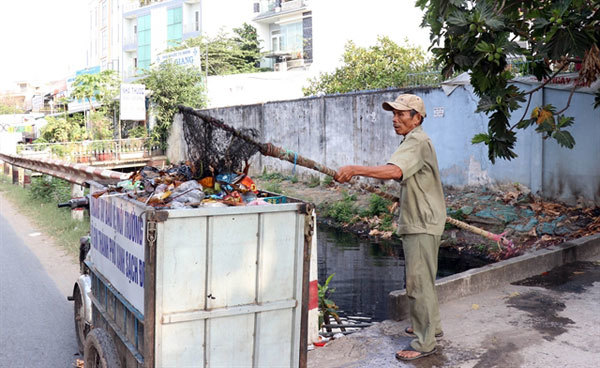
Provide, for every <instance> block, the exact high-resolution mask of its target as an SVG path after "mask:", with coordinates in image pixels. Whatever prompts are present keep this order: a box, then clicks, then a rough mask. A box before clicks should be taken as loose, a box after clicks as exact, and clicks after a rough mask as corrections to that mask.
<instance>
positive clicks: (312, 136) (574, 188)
mask: <svg viewBox="0 0 600 368" xmlns="http://www.w3.org/2000/svg"><path fill="white" fill-rule="evenodd" d="M401 92H403V91H401V90H386V91H375V92H362V93H350V94H344V95H333V96H323V97H312V98H303V99H298V100H290V101H278V102H269V103H265V104H257V105H246V106H233V107H226V108H215V109H208V110H205V112H206V113H208V114H209V115H212V116H214V117H217V118H220V119H223V120H224V121H225V122H226V123H228V124H230V125H232V126H235V127H240V126H246V127H253V128H257V129H259V131H260V132H262V141H263V142H271V143H273V144H275V145H278V146H280V147H283V148H286V149H289V150H292V151H295V152H297V153H299V154H301V155H303V156H305V157H308V158H311V159H313V160H315V161H317V162H321V163H323V164H325V165H327V166H329V167H331V168H334V169H335V168H338V167H340V166H342V165H348V164H359V165H380V164H383V163H385V162H386V160H387V158H388V157H389V156H390V155H391V154H392V153H393V152H394V150H395V149H396V148H397V146H398V145H399V144H400V142H401V137H400V136H396V135H395V133H394V131H393V128H392V115H391V113H389V112H387V111H384V110H383V109H382V108H381V103H382V102H383V101H386V100H393V99H394V98H395V97H396V96H397V95H398V94H399V93H401ZM412 93H415V94H417V95H419V96H421V97H422V98H423V100H424V101H425V105H426V107H427V114H428V116H427V118H426V119H425V121H424V124H423V127H424V129H425V131H426V132H427V133H428V134H429V136H430V137H431V139H432V141H433V143H434V145H435V147H436V150H437V155H438V162H439V166H440V172H441V175H442V180H443V182H444V184H445V185H454V186H464V185H485V184H488V183H494V182H518V183H521V184H524V185H526V186H528V187H530V188H531V189H532V190H533V191H534V192H539V193H541V194H542V195H544V196H547V197H552V198H558V199H561V200H565V201H570V202H573V201H574V200H576V199H577V198H578V197H583V198H585V199H586V200H588V201H594V202H595V203H596V204H600V110H594V109H592V105H593V95H590V94H585V93H575V95H574V96H573V101H572V102H571V107H570V108H569V110H567V111H566V114H567V115H570V116H574V117H575V121H576V123H575V124H574V125H573V126H572V127H571V128H570V129H569V130H570V131H571V133H572V134H573V136H574V138H575V140H576V142H577V143H576V146H575V148H574V149H573V150H569V149H566V148H562V147H560V146H558V145H557V144H556V142H555V141H554V140H543V139H542V138H541V136H540V135H539V134H537V133H536V132H535V131H534V129H533V128H529V129H527V130H525V131H523V130H519V131H518V141H517V144H516V147H515V151H516V153H517V154H518V157H517V158H516V159H513V160H511V161H506V160H501V159H498V160H496V163H495V164H492V163H491V162H490V161H489V160H488V158H487V146H485V145H483V144H479V145H473V144H471V138H472V137H473V136H474V135H475V134H477V133H480V132H484V131H487V121H488V120H487V118H486V117H485V116H484V115H483V114H476V113H474V111H475V109H476V105H477V101H478V99H477V97H476V96H474V94H473V93H472V90H471V88H470V87H459V88H457V89H456V90H455V91H454V92H453V93H452V94H451V95H450V96H446V95H445V94H444V93H443V92H442V90H441V89H414V90H412ZM568 93H569V92H568V91H560V90H550V89H547V88H546V89H544V90H540V91H538V92H537V93H536V94H535V95H534V96H533V100H532V102H531V103H532V106H536V105H539V104H542V103H544V104H549V103H552V104H553V105H554V106H557V107H559V108H562V107H563V106H565V103H566V100H567V98H568ZM434 109H435V110H437V111H438V112H439V114H437V115H438V116H434ZM530 110H531V108H530ZM522 114H523V109H521V110H519V111H516V112H515V113H514V114H513V117H514V120H515V121H516V119H519V118H520V117H521V116H522ZM528 114H530V112H528ZM253 165H254V172H257V171H262V170H263V168H267V170H281V171H284V172H290V171H291V168H292V167H293V165H291V164H290V163H288V162H282V161H278V160H275V159H272V158H264V157H257V158H256V159H255V162H254V163H253ZM296 170H297V173H298V174H300V175H310V174H314V172H312V171H309V170H305V169H302V168H296Z"/></svg>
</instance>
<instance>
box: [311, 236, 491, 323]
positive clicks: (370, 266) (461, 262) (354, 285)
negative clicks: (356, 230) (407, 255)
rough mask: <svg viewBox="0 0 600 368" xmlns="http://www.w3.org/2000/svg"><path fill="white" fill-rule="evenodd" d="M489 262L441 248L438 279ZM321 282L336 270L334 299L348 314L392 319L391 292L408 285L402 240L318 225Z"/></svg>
mask: <svg viewBox="0 0 600 368" xmlns="http://www.w3.org/2000/svg"><path fill="white" fill-rule="evenodd" d="M484 264H485V262H483V261H481V260H477V259H470V258H467V257H463V256H458V255H456V254H451V253H449V252H448V251H445V250H444V249H440V257H439V264H438V275H437V276H438V278H439V277H444V276H448V275H452V274H454V273H458V272H462V271H465V270H468V269H470V268H474V267H480V266H483V265H484ZM318 268H319V276H318V277H319V283H320V284H322V283H324V282H325V280H326V279H327V276H328V275H331V274H332V273H335V276H333V279H332V280H331V283H330V285H329V286H330V287H333V288H335V292H334V293H333V294H332V295H331V299H332V300H333V301H334V302H335V303H336V304H337V305H338V306H339V307H340V310H342V311H343V314H344V315H349V316H352V315H363V316H367V317H371V318H373V320H374V321H382V320H385V319H387V318H388V312H387V304H388V294H389V292H390V291H392V290H399V289H403V288H404V259H403V254H402V244H401V243H399V242H382V243H370V242H368V241H367V240H365V239H361V238H359V237H357V236H355V235H353V234H350V233H347V232H343V231H340V230H336V229H333V228H330V227H327V226H325V225H319V227H318Z"/></svg>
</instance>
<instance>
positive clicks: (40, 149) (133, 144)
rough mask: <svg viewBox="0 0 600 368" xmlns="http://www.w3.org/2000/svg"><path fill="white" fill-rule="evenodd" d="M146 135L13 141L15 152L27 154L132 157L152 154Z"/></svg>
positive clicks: (80, 159)
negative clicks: (117, 137)
mask: <svg viewBox="0 0 600 368" xmlns="http://www.w3.org/2000/svg"><path fill="white" fill-rule="evenodd" d="M146 143H147V140H146V138H130V139H115V140H98V141H81V142H61V143H32V144H19V145H17V154H18V155H20V156H22V157H27V158H34V159H37V158H51V159H57V160H61V161H65V162H71V163H94V162H98V161H118V162H121V161H132V160H141V159H144V158H149V157H152V155H153V153H155V152H157V147H148V145H147V144H146Z"/></svg>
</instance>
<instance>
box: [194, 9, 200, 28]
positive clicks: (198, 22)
mask: <svg viewBox="0 0 600 368" xmlns="http://www.w3.org/2000/svg"><path fill="white" fill-rule="evenodd" d="M194 30H196V32H198V31H199V30H200V12H199V11H197V10H196V22H195V23H194Z"/></svg>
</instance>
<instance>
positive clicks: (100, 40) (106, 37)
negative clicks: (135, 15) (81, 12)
mask: <svg viewBox="0 0 600 368" xmlns="http://www.w3.org/2000/svg"><path fill="white" fill-rule="evenodd" d="M139 5H140V1H139V0H89V3H88V9H89V15H88V16H89V28H88V30H87V31H88V32H89V44H88V46H87V54H86V67H95V66H100V68H101V70H106V69H112V70H115V71H117V72H118V73H121V71H122V61H121V53H122V35H123V27H122V19H123V12H125V11H129V10H131V9H135V8H137V7H139Z"/></svg>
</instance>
